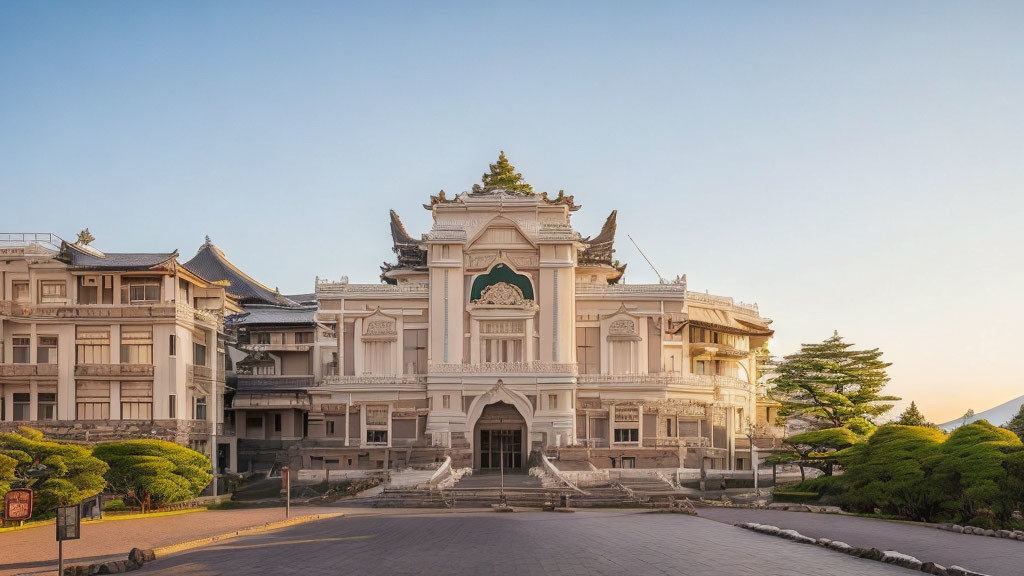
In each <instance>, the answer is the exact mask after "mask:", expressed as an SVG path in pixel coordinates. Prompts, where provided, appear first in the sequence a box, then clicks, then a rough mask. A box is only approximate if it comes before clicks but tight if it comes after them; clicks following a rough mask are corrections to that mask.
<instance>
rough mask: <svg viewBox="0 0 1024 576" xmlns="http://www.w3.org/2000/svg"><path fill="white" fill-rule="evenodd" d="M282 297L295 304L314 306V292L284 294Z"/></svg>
mask: <svg viewBox="0 0 1024 576" xmlns="http://www.w3.org/2000/svg"><path fill="white" fill-rule="evenodd" d="M284 297H285V298H287V299H289V300H291V301H292V302H295V303H296V304H316V292H310V293H309V294H286V295H285V296H284Z"/></svg>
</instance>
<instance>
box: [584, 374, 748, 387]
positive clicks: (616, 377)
mask: <svg viewBox="0 0 1024 576" xmlns="http://www.w3.org/2000/svg"><path fill="white" fill-rule="evenodd" d="M578 382H579V383H580V384H621V385H636V386H683V387H687V388H701V389H707V390H713V389H715V388H739V389H744V390H746V389H748V388H750V384H749V383H748V382H746V381H744V380H741V379H740V378H734V377H732V376H705V375H698V374H580V375H579V377H578Z"/></svg>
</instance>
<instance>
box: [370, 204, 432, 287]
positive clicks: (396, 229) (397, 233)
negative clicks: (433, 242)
mask: <svg viewBox="0 0 1024 576" xmlns="http://www.w3.org/2000/svg"><path fill="white" fill-rule="evenodd" d="M391 241H392V242H393V246H392V247H391V250H392V251H394V253H395V254H397V255H398V262H397V263H395V264H391V263H389V262H385V263H384V264H382V265H381V267H380V271H381V274H380V279H381V280H382V281H384V282H387V283H389V284H394V283H395V282H396V280H395V279H394V278H391V277H390V276H389V275H388V273H389V272H391V271H392V270H426V269H427V251H426V250H424V249H422V248H420V243H419V241H417V240H416V239H415V238H413V237H412V236H410V235H409V233H408V232H406V230H405V226H404V225H403V224H402V219H401V218H399V217H398V213H397V212H395V211H394V210H392V211H391Z"/></svg>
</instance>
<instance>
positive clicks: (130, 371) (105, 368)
mask: <svg viewBox="0 0 1024 576" xmlns="http://www.w3.org/2000/svg"><path fill="white" fill-rule="evenodd" d="M75 376H76V377H96V378H152V377H153V365H152V364H76V365H75Z"/></svg>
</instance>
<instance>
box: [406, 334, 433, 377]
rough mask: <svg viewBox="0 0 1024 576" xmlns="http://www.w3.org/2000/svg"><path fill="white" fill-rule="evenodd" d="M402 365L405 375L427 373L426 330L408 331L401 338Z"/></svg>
mask: <svg viewBox="0 0 1024 576" xmlns="http://www.w3.org/2000/svg"><path fill="white" fill-rule="evenodd" d="M402 364H403V366H405V373H406V374H426V373H427V330H426V329H425V328H415V329H408V330H405V331H404V332H403V336H402Z"/></svg>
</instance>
